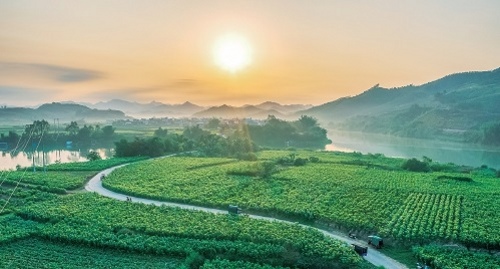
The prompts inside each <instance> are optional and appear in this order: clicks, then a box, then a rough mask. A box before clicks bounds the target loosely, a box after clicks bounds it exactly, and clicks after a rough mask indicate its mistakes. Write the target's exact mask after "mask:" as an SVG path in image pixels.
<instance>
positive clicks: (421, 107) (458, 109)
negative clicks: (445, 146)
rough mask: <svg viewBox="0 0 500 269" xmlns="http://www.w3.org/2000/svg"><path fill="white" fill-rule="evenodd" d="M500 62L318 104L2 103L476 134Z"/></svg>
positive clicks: (495, 89) (494, 92) (9, 116)
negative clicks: (302, 118) (301, 119)
mask: <svg viewBox="0 0 500 269" xmlns="http://www.w3.org/2000/svg"><path fill="white" fill-rule="evenodd" d="M499 108H500V68H498V69H495V70H492V71H478V72H464V73H457V74H451V75H448V76H445V77H443V78H440V79H437V80H435V81H431V82H428V83H425V84H422V85H418V86H415V85H407V86H403V87H397V88H384V87H381V86H380V85H378V84H377V85H375V86H373V87H371V88H370V89H368V90H366V91H364V92H363V93H361V94H359V95H356V96H351V97H344V98H340V99H337V100H334V101H331V102H327V103H325V104H322V105H319V106H312V105H303V104H295V105H282V104H279V103H276V102H270V101H268V102H264V103H261V104H257V105H244V106H239V107H238V106H230V105H226V104H224V105H221V106H214V107H208V108H207V107H202V106H198V105H195V104H192V103H190V102H185V103H183V104H164V103H160V102H154V101H153V102H150V103H138V102H130V101H125V100H120V99H113V100H110V101H107V102H99V103H95V104H90V103H81V104H78V103H74V102H71V101H69V102H63V103H51V104H44V105H41V106H40V107H38V108H10V107H9V108H8V107H6V106H4V107H2V108H0V118H1V119H2V121H3V123H14V122H15V123H17V124H19V123H20V122H22V123H23V124H24V123H29V122H32V121H33V120H35V119H43V118H44V119H49V120H50V119H55V118H58V119H60V120H61V121H70V120H84V121H87V122H93V121H99V122H102V121H111V120H116V119H125V118H128V117H135V118H151V117H202V118H212V117H216V118H236V117H239V118H254V119H265V118H267V117H268V115H274V116H276V117H278V118H282V119H297V118H298V117H300V116H301V115H308V116H313V117H315V118H317V119H318V120H319V122H320V123H321V124H322V125H323V126H326V127H328V128H330V129H343V130H349V131H363V132H375V133H387V134H394V135H400V136H413V137H425V138H429V137H431V138H432V137H439V136H449V135H456V134H460V135H462V134H469V133H470V132H472V134H473V135H474V132H475V133H476V134H475V135H477V134H478V132H481V129H482V128H483V127H484V126H486V125H488V124H492V123H496V122H500V109H499Z"/></svg>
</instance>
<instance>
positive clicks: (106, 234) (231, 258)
mask: <svg viewBox="0 0 500 269" xmlns="http://www.w3.org/2000/svg"><path fill="white" fill-rule="evenodd" d="M207 160H208V159H207ZM220 161H223V162H226V161H227V160H217V161H215V162H214V161H213V160H208V161H207V162H205V163H203V166H204V167H210V165H213V164H214V163H220ZM49 175H50V174H49ZM0 190H1V192H0V198H1V199H0V202H1V203H2V205H3V204H4V203H5V200H6V197H7V196H8V195H9V194H10V192H11V191H12V188H0ZM0 230H1V231H2V233H0V254H1V255H0V256H1V257H2V258H0V267H11V266H12V267H14V268H16V267H23V268H24V267H25V268H55V267H58V268H59V267H64V268H89V267H92V268H138V267H141V268H199V267H201V266H202V268H249V269H250V268H256V269H259V268H262V269H267V268H288V267H291V266H293V267H294V268H371V266H370V265H369V264H367V263H366V262H364V261H363V260H362V259H360V258H359V257H358V256H357V254H356V253H355V252H354V251H353V250H352V248H351V247H349V246H347V245H345V244H343V243H341V242H340V241H337V240H333V239H330V238H327V237H325V236H324V235H323V234H321V233H320V232H317V231H315V230H312V229H307V228H303V227H301V226H299V225H290V224H283V223H278V222H268V221H262V220H254V219H250V218H248V217H245V216H231V215H216V214H211V213H204V212H199V211H190V210H182V209H177V208H170V207H164V206H163V207H157V206H152V205H143V204H135V203H126V202H121V201H116V200H113V199H109V198H104V197H101V196H99V195H97V194H93V193H77V194H69V195H64V196H60V195H55V194H50V193H46V192H43V191H39V190H35V189H29V188H28V189H24V188H23V189H19V190H17V191H16V192H15V193H14V195H13V197H12V199H11V200H10V203H9V204H8V206H7V210H6V211H4V212H3V215H0ZM21 260H24V261H25V263H24V264H23V265H20V261H21Z"/></svg>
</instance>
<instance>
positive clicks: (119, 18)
mask: <svg viewBox="0 0 500 269" xmlns="http://www.w3.org/2000/svg"><path fill="white" fill-rule="evenodd" d="M0 10H2V16H1V19H0V51H1V53H0V97H1V98H0V104H7V105H9V106H13V105H21V106H25V105H37V104H41V103H45V102H53V101H66V100H73V101H77V102H92V103H95V102H99V101H105V100H110V99H116V98H119V99H125V100H134V101H139V102H150V101H152V100H156V101H159V102H164V103H169V104H180V103H184V102H185V101H190V102H193V103H195V104H197V105H202V106H211V105H221V104H224V103H226V104H230V105H243V104H258V103H262V102H265V101H276V102H279V103H282V104H292V103H303V104H313V105H319V104H322V103H326V102H328V101H332V100H335V99H338V98H341V97H344V96H353V95H357V94H359V93H361V92H363V91H365V90H366V89H369V88H370V87H372V86H373V85H375V84H377V83H380V85H381V86H382V87H386V88H390V87H398V86H404V85H408V84H414V85H419V84H423V83H426V82H428V81H432V80H435V79H438V78H440V77H443V76H445V75H447V74H452V73H457V72H463V71H473V70H493V69H495V68H498V66H499V63H500V53H499V52H498V47H500V31H498V29H500V19H499V16H498V10H500V2H498V1H494V0H480V1H465V0H459V1H450V0H446V1H445V0H443V1H418V2H410V1H390V0H385V1H376V2H374V1H326V0H325V1H320V0H317V1H313V2H310V1H308V2H304V1H210V2H206V1H136V2H123V1H57V2H54V1H23V0H21V1H2V2H0Z"/></svg>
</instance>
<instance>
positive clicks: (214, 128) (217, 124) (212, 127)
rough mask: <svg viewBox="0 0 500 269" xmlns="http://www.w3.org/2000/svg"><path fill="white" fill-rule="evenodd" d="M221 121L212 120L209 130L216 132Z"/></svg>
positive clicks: (209, 123) (209, 122) (208, 124)
mask: <svg viewBox="0 0 500 269" xmlns="http://www.w3.org/2000/svg"><path fill="white" fill-rule="evenodd" d="M219 125H220V120H219V119H218V118H211V119H210V120H209V121H208V123H207V128H208V129H212V130H216V129H218V128H219Z"/></svg>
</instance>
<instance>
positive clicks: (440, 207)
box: [385, 193, 462, 241]
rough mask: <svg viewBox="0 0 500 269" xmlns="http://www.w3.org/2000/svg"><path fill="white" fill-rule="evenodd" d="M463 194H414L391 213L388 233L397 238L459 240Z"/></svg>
mask: <svg viewBox="0 0 500 269" xmlns="http://www.w3.org/2000/svg"><path fill="white" fill-rule="evenodd" d="M461 200H462V199H461V197H460V196H456V195H446V194H423V193H412V194H410V195H409V196H408V198H407V199H406V201H405V203H404V205H403V206H401V207H400V209H399V210H398V211H397V212H396V213H395V214H394V215H393V216H392V219H391V221H390V223H389V225H388V230H387V231H385V233H386V234H392V236H393V237H395V238H402V239H411V240H413V241H416V240H422V239H423V240H426V239H430V238H445V239H447V240H457V238H458V233H459V230H460V208H461Z"/></svg>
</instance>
